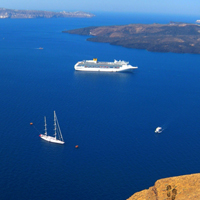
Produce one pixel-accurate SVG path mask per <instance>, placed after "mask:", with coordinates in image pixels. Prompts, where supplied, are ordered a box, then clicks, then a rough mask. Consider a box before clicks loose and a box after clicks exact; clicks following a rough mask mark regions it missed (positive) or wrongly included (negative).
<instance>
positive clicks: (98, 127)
mask: <svg viewBox="0 0 200 200" xmlns="http://www.w3.org/2000/svg"><path fill="white" fill-rule="evenodd" d="M197 19H198V18H197V17H195V16H164V15H142V14H128V13H127V14H122V13H121V14H116V13H111V14H109V13H97V14H96V17H94V18H91V19H78V18H65V19H1V20H0V94H1V96H0V111H1V112H0V127H1V128H0V135H1V137H0V188H1V189H0V199H3V200H7V199H9V200H27V199H29V200H40V199H41V200H46V199H48V200H51V199H52V200H53V199H56V200H63V199H66V200H111V199H117V200H125V199H127V198H128V197H130V196H131V195H132V194H133V193H135V192H137V191H140V190H143V189H147V188H149V187H150V186H153V184H154V182H155V181H156V180H157V179H161V178H165V177H170V176H178V175H184V174H191V173H198V172H200V158H199V154H200V123H199V122H200V106H199V102H200V55H194V54H175V53H153V52H148V51H146V50H136V49H128V48H123V47H120V46H112V45H109V44H103V43H93V42H87V41H86V39H87V38H88V37H87V36H79V35H70V34H64V33H62V30H69V29H75V28H82V27H87V26H101V25H122V24H130V23H147V24H148V23H169V21H178V22H192V23H194V22H195V21H196V20H197ZM39 47H43V50H39V49H38V48H39ZM94 57H97V58H98V59H99V60H100V61H113V60H114V59H117V60H120V59H121V60H126V61H129V62H130V64H132V65H137V66H138V69H136V70H135V71H134V72H133V73H99V72H93V73H91V72H76V71H75V70H74V64H75V63H76V62H78V61H81V60H85V59H93V58H94ZM54 110H55V111H56V113H57V117H58V120H59V123H60V127H61V130H62V134H63V137H64V140H65V145H57V144H52V143H48V142H45V141H43V140H41V138H40V137H39V134H40V133H43V131H44V121H43V120H44V116H47V127H48V133H49V134H50V135H51V134H52V135H53V111H54ZM30 122H33V123H34V126H30ZM157 126H162V127H163V128H164V129H165V130H164V131H163V132H162V133H161V134H159V135H156V134H155V133H154V130H155V128H156V127H157ZM34 127H35V128H34ZM75 145H79V149H76V148H75Z"/></svg>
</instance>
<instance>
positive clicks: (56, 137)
mask: <svg viewBox="0 0 200 200" xmlns="http://www.w3.org/2000/svg"><path fill="white" fill-rule="evenodd" d="M39 136H40V137H41V138H42V139H43V140H46V141H48V142H53V143H57V144H64V143H65V142H64V140H63V136H62V133H61V130H60V126H59V123H58V119H57V116H56V112H55V111H54V137H52V136H49V135H47V123H46V117H44V134H40V135H39Z"/></svg>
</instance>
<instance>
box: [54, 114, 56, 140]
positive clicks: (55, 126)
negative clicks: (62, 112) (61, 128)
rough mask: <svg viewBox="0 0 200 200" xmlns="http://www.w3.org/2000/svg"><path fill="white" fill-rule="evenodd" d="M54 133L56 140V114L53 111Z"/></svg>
mask: <svg viewBox="0 0 200 200" xmlns="http://www.w3.org/2000/svg"><path fill="white" fill-rule="evenodd" d="M54 131H55V138H56V112H55V111H54Z"/></svg>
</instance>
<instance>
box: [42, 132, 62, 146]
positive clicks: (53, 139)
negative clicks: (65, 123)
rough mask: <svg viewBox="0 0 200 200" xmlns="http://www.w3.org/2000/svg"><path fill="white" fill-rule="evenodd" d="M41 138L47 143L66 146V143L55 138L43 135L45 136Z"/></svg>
mask: <svg viewBox="0 0 200 200" xmlns="http://www.w3.org/2000/svg"><path fill="white" fill-rule="evenodd" d="M40 137H41V138H42V139H43V140H46V141H48V142H52V143H57V144H64V143H65V142H63V141H60V140H57V139H56V138H55V137H51V136H47V135H43V134H40Z"/></svg>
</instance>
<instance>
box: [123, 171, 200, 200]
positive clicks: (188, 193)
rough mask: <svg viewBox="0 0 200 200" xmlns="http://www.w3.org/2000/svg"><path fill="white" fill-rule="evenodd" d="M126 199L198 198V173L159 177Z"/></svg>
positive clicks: (171, 199) (198, 199)
mask: <svg viewBox="0 0 200 200" xmlns="http://www.w3.org/2000/svg"><path fill="white" fill-rule="evenodd" d="M127 200H200V174H191V175H184V176H176V177H171V178H164V179H160V180H158V181H156V182H155V184H154V186H153V187H150V188H149V189H146V190H143V191H141V192H137V193H135V194H134V195H133V196H131V197H130V198H128V199H127Z"/></svg>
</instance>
